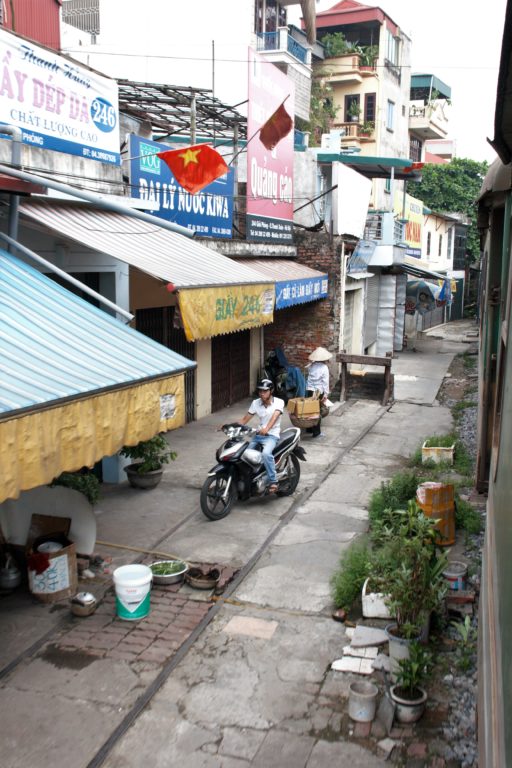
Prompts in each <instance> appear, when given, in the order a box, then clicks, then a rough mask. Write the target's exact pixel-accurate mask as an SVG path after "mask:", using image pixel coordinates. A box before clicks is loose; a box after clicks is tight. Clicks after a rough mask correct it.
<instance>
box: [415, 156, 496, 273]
mask: <svg viewBox="0 0 512 768" xmlns="http://www.w3.org/2000/svg"><path fill="white" fill-rule="evenodd" d="M487 168H488V165H487V163H486V162H485V161H484V162H477V161H476V160H469V159H467V158H459V157H456V158H454V159H453V160H452V161H451V162H450V163H442V164H439V165H437V164H427V165H425V166H424V167H423V170H422V180H421V182H410V183H409V185H408V192H409V193H410V194H411V195H413V197H417V198H419V199H420V200H422V201H423V203H424V204H425V205H426V206H427V208H430V209H431V210H432V211H435V212H437V213H463V214H464V215H465V216H466V217H467V218H468V219H469V220H470V222H471V224H470V227H469V229H468V241H467V252H468V254H469V256H470V259H471V260H472V261H473V260H477V259H478V258H479V254H480V244H479V235H478V229H477V227H476V212H477V204H476V200H477V198H478V196H479V194H480V188H481V186H482V181H483V179H484V176H485V174H486V173H487Z"/></svg>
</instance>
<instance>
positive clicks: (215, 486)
mask: <svg viewBox="0 0 512 768" xmlns="http://www.w3.org/2000/svg"><path fill="white" fill-rule="evenodd" d="M228 480H229V477H228V475H215V476H214V477H207V478H206V480H205V481H204V484H203V487H202V488H201V509H202V510H203V513H204V514H205V515H206V517H208V518H209V519H210V520H220V519H221V518H223V517H226V515H229V513H230V512H231V508H232V506H233V504H234V501H235V497H236V487H235V483H234V481H233V480H231V485H230V486H229V491H228V493H227V496H225V497H224V493H225V491H226V486H227V484H228Z"/></svg>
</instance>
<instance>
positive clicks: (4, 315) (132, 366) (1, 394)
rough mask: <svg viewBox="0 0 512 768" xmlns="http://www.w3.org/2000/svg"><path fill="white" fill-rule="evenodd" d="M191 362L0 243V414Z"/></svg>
mask: <svg viewBox="0 0 512 768" xmlns="http://www.w3.org/2000/svg"><path fill="white" fill-rule="evenodd" d="M195 365H196V363H195V362H192V361H190V360H187V359H186V358H185V357H182V356H181V355H179V354H177V353H176V352H173V351H172V350H170V349H167V348H166V347H164V346H162V345H161V344H158V343H157V342H155V341H153V340H152V339H150V338H148V337H147V336H144V335H143V334H141V333H139V332H138V331H135V330H134V329H133V328H130V327H129V326H127V325H124V324H123V323H122V322H120V321H119V320H117V319H116V318H114V317H112V316H111V315H108V314H107V313H106V312H104V311H102V310H101V309H98V308H96V307H94V306H93V305H92V304H90V303H88V302H87V301H84V300H83V299H81V298H79V297H78V296H75V295H74V294H73V293H71V292H70V291H68V290H67V289H66V288H63V287H62V286H60V285H58V284H57V283H56V282H54V281H53V280H51V279H50V278H48V277H47V276H46V275H44V274H42V273H41V272H38V271H37V270H36V269H34V268H33V267H31V266H29V265H27V264H25V263H24V262H22V261H21V260H20V259H18V258H16V257H15V256H13V255H12V254H9V253H7V252H6V251H4V250H2V249H0V418H2V417H3V418H6V417H7V418H10V417H11V416H13V415H14V414H15V413H17V412H20V411H23V410H24V409H33V408H41V407H45V406H48V405H55V404H57V403H61V402H66V401H69V400H70V399H73V398H77V397H83V396H87V395H89V394H93V393H94V394H98V393H100V392H108V391H112V390H116V389H119V388H123V387H127V386H131V385H134V384H139V383H144V382H148V381H151V380H155V379H158V378H161V377H163V376H169V375H173V374H178V373H181V372H183V371H185V370H187V369H189V368H193V367H195Z"/></svg>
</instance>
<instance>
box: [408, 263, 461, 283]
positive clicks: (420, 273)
mask: <svg viewBox="0 0 512 768" xmlns="http://www.w3.org/2000/svg"><path fill="white" fill-rule="evenodd" d="M400 269H401V270H402V272H406V273H407V274H408V275H413V276H414V277H430V278H433V279H434V280H448V281H449V280H450V278H449V277H448V276H447V275H443V274H441V272H432V271H431V270H429V269H423V268H422V267H416V266H414V265H413V264H401V265H400Z"/></svg>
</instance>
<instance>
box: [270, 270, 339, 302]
mask: <svg viewBox="0 0 512 768" xmlns="http://www.w3.org/2000/svg"><path fill="white" fill-rule="evenodd" d="M328 289H329V278H328V276H327V275H322V276H320V277H314V278H311V277H305V278H302V279H300V280H285V281H283V282H278V283H276V309H283V308H284V307H291V306H293V305H294V304H305V303H306V302H308V301H315V299H323V298H325V296H327V294H328Z"/></svg>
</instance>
